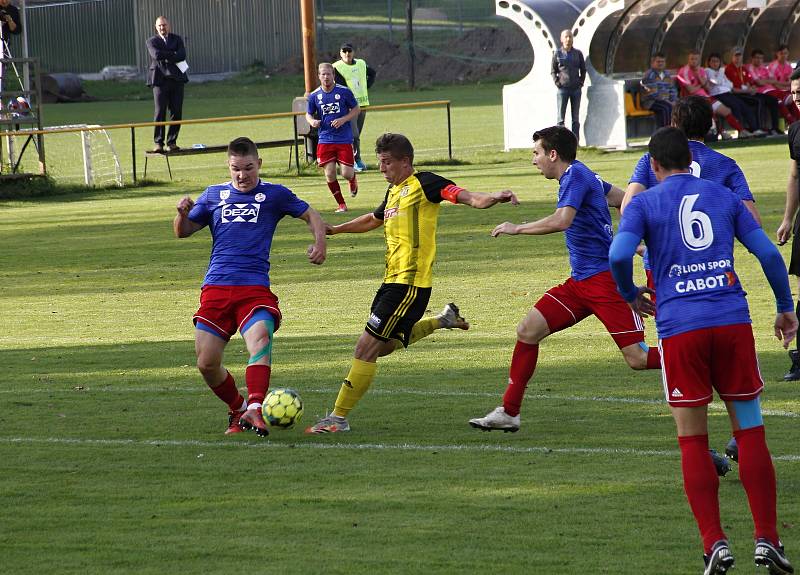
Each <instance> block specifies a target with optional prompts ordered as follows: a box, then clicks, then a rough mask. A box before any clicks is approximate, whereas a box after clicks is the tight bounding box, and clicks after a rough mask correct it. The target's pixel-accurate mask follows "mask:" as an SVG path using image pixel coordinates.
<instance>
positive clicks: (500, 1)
mask: <svg viewBox="0 0 800 575" xmlns="http://www.w3.org/2000/svg"><path fill="white" fill-rule="evenodd" d="M495 11H496V13H497V15H499V16H502V17H505V18H508V19H509V20H511V21H513V22H514V23H515V24H517V26H519V27H520V28H521V29H522V31H523V32H524V33H525V34H526V35H527V37H528V39H529V40H530V42H531V46H532V48H533V65H532V67H531V71H530V72H529V73H528V75H527V76H525V77H524V78H522V79H521V80H520V81H519V82H517V83H515V84H510V85H507V86H504V87H503V122H504V144H505V148H506V149H507V150H509V149H512V148H530V147H531V146H532V142H531V135H532V134H533V132H534V131H535V130H537V129H539V128H542V127H544V126H550V125H553V124H555V122H556V88H555V86H554V85H553V80H552V77H551V75H550V65H551V60H552V56H553V52H554V51H555V50H556V49H558V47H559V46H560V41H559V36H560V33H561V30H564V29H567V28H569V29H571V30H572V33H573V35H574V37H575V41H574V47H575V48H578V49H579V50H581V51H582V52H583V55H584V56H585V57H586V68H587V79H586V85H585V86H584V92H583V98H582V99H581V111H580V116H581V144H582V145H587V146H602V147H611V148H621V149H624V148H626V147H627V145H628V140H629V133H628V132H629V125H628V123H627V122H626V113H625V91H626V89H629V88H630V86H631V85H632V83H635V81H636V80H638V79H639V78H641V76H642V74H643V73H644V71H646V70H647V69H648V67H649V63H650V55H651V54H653V53H655V52H659V51H660V52H664V54H665V55H666V57H667V67H668V68H669V69H670V70H675V69H677V68H679V67H680V66H682V65H684V64H685V63H686V56H687V53H688V52H689V50H692V49H695V50H697V51H698V52H700V54H701V55H702V61H703V62H705V59H706V57H707V56H708V54H709V53H711V52H719V53H721V54H722V55H723V57H724V59H725V61H726V62H728V61H729V57H730V52H731V50H732V49H733V48H734V47H740V48H743V49H744V53H745V60H746V61H747V60H748V59H749V57H748V56H749V54H750V52H751V51H752V50H753V49H755V48H759V49H761V50H763V51H764V53H765V54H766V55H767V59H768V60H769V59H771V55H772V53H773V51H774V50H775V49H776V48H777V47H778V45H780V44H787V45H788V46H789V56H790V59H792V60H796V59H797V58H798V56H800V33H796V32H795V29H796V28H798V22H800V0H495Z"/></svg>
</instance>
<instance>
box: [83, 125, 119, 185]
mask: <svg viewBox="0 0 800 575" xmlns="http://www.w3.org/2000/svg"><path fill="white" fill-rule="evenodd" d="M76 127H86V128H95V129H92V130H83V131H81V132H80V138H81V149H82V150H83V179H84V183H85V184H86V185H87V186H97V187H104V186H117V187H119V188H121V187H122V185H123V180H122V168H121V167H120V165H119V156H118V155H117V151H116V149H114V142H112V141H111V137H110V136H109V135H108V132H106V131H105V130H104V129H103V128H101V127H100V126H98V125H84V126H76Z"/></svg>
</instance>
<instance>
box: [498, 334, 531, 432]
mask: <svg viewBox="0 0 800 575" xmlns="http://www.w3.org/2000/svg"><path fill="white" fill-rule="evenodd" d="M538 358H539V344H538V343H525V342H523V341H517V345H516V346H514V354H513V355H512V356H511V367H510V368H509V370H508V387H507V388H506V393H505V395H503V409H505V411H506V413H507V414H508V415H510V416H511V417H514V416H515V415H519V410H520V408H521V407H522V397H523V396H524V395H525V388H526V387H528V381H530V379H531V377H533V372H534V371H535V370H536V360H537V359H538Z"/></svg>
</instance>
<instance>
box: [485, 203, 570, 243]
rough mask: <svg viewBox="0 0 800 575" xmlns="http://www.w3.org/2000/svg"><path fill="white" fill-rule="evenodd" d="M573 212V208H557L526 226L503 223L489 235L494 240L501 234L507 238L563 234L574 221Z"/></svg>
mask: <svg viewBox="0 0 800 575" xmlns="http://www.w3.org/2000/svg"><path fill="white" fill-rule="evenodd" d="M575 212H576V210H575V208H573V207H570V206H564V207H563V208H558V209H557V210H556V211H555V212H553V213H552V214H550V215H549V216H547V217H546V218H542V219H540V220H536V221H535V222H528V223H526V224H512V223H511V222H503V223H502V224H500V225H498V226H497V227H495V228H494V229H493V230H492V234H491V235H492V237H493V238H496V237H497V236H499V235H502V234H506V235H509V236H515V235H517V234H525V235H531V236H541V235H545V234H553V233H556V232H563V231H564V230H566V229H567V228H568V227H570V226H571V225H572V220H574V219H575Z"/></svg>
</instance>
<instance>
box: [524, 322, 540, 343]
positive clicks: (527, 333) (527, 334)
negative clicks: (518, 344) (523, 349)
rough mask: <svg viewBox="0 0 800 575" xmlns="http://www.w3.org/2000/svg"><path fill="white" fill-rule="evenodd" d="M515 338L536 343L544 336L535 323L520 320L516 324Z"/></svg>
mask: <svg viewBox="0 0 800 575" xmlns="http://www.w3.org/2000/svg"><path fill="white" fill-rule="evenodd" d="M517 339H518V340H520V341H524V342H525V343H530V344H537V343H539V342H540V341H541V340H542V339H544V336H543V334H542V333H541V332H540V330H539V329H538V328H537V326H536V324H535V323H533V322H530V321H526V320H522V321H521V322H519V323H518V324H517Z"/></svg>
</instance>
